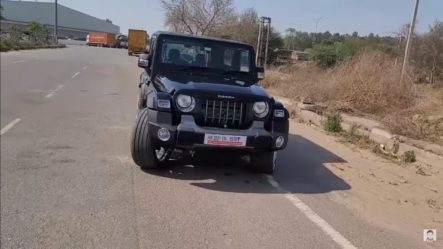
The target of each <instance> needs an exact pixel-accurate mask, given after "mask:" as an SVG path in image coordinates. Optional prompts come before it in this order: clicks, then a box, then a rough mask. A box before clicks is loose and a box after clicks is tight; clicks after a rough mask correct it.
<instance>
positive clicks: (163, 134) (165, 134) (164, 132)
mask: <svg viewBox="0 0 443 249" xmlns="http://www.w3.org/2000/svg"><path fill="white" fill-rule="evenodd" d="M157 136H158V139H160V140H161V141H163V142H166V141H168V140H169V139H170V138H171V133H169V130H168V129H166V128H160V129H158V131H157Z"/></svg>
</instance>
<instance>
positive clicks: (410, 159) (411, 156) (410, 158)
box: [403, 150, 416, 163]
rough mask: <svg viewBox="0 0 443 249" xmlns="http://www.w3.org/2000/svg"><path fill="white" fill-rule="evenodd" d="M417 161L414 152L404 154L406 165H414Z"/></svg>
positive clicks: (409, 151)
mask: <svg viewBox="0 0 443 249" xmlns="http://www.w3.org/2000/svg"><path fill="white" fill-rule="evenodd" d="M415 161H416V158H415V153H414V151H412V150H408V151H405V153H403V162H405V163H413V162H415Z"/></svg>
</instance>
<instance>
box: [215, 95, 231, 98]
mask: <svg viewBox="0 0 443 249" xmlns="http://www.w3.org/2000/svg"><path fill="white" fill-rule="evenodd" d="M217 97H219V98H221V99H235V97H234V96H228V95H217Z"/></svg>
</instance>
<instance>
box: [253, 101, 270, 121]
mask: <svg viewBox="0 0 443 249" xmlns="http://www.w3.org/2000/svg"><path fill="white" fill-rule="evenodd" d="M252 109H253V110H254V114H255V116H256V117H257V118H264V117H266V115H268V112H269V105H268V103H266V102H255V103H254V106H253V107H252Z"/></svg>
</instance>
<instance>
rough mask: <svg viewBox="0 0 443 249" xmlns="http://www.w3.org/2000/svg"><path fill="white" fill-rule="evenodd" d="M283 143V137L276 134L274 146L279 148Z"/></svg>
mask: <svg viewBox="0 0 443 249" xmlns="http://www.w3.org/2000/svg"><path fill="white" fill-rule="evenodd" d="M284 143H285V138H284V137H282V136H278V137H277V139H275V147H277V148H281V147H282V146H283V144H284Z"/></svg>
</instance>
